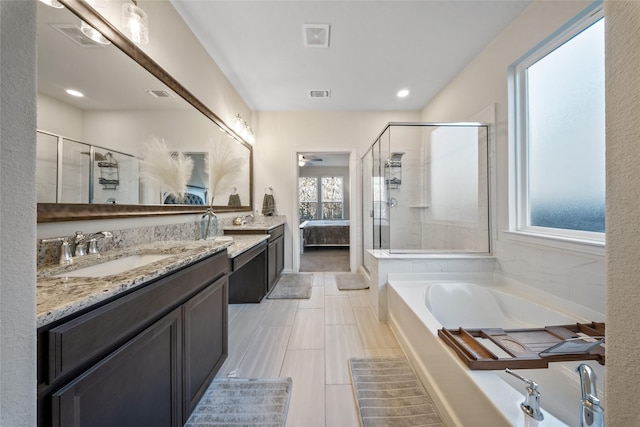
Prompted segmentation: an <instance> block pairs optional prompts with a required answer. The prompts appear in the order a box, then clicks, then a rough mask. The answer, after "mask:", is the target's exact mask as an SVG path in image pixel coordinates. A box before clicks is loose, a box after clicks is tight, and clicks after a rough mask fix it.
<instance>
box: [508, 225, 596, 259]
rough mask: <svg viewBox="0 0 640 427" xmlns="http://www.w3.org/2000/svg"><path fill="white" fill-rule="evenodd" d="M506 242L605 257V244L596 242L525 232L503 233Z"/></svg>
mask: <svg viewBox="0 0 640 427" xmlns="http://www.w3.org/2000/svg"><path fill="white" fill-rule="evenodd" d="M503 234H504V236H505V238H506V239H507V240H511V241H514V242H519V243H526V244H530V245H535V246H547V247H551V248H555V249H558V250H564V251H573V252H580V253H585V254H590V255H598V256H604V255H605V242H602V241H598V240H589V239H580V238H571V237H563V236H553V235H548V234H541V233H532V232H526V231H510V230H507V231H503Z"/></svg>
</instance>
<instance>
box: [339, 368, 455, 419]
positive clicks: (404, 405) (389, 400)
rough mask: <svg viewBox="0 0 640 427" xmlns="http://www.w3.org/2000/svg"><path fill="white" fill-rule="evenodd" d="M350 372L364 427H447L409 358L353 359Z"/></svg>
mask: <svg viewBox="0 0 640 427" xmlns="http://www.w3.org/2000/svg"><path fill="white" fill-rule="evenodd" d="M349 370H350V373H351V384H352V386H353V392H354V394H355V397H356V403H357V405H358V415H359V417H360V425H362V426H363V427H377V426H385V427H405V426H430V427H431V426H432V427H436V426H437V427H442V426H444V424H443V422H442V419H441V418H440V415H439V414H438V412H437V410H436V407H435V405H434V404H433V401H432V400H431V397H429V395H428V394H427V391H426V390H425V389H424V387H423V386H422V383H421V382H420V381H419V380H418V377H417V376H416V374H415V373H414V372H413V369H412V368H411V365H410V364H409V361H408V360H407V358H406V357H404V356H389V357H352V358H350V359H349Z"/></svg>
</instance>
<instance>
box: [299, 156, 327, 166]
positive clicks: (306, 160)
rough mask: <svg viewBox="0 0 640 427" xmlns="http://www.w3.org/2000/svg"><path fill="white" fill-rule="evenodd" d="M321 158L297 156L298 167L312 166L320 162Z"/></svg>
mask: <svg viewBox="0 0 640 427" xmlns="http://www.w3.org/2000/svg"><path fill="white" fill-rule="evenodd" d="M321 161H322V157H317V156H312V155H307V156H305V155H302V154H298V166H313V165H314V164H315V163H316V162H321Z"/></svg>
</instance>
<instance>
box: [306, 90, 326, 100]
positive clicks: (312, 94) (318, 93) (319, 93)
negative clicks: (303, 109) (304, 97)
mask: <svg viewBox="0 0 640 427" xmlns="http://www.w3.org/2000/svg"><path fill="white" fill-rule="evenodd" d="M330 96H331V92H330V91H328V90H310V91H309V98H329V97H330Z"/></svg>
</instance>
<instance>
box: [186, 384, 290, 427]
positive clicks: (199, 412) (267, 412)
mask: <svg viewBox="0 0 640 427" xmlns="http://www.w3.org/2000/svg"><path fill="white" fill-rule="evenodd" d="M291 385H292V381H291V378H276V379H242V378H216V379H214V380H213V382H212V383H211V385H210V386H209V388H208V389H207V391H206V392H205V393H204V395H203V396H202V399H200V402H199V403H198V406H196V408H195V409H194V410H193V413H191V416H190V417H189V419H188V420H187V422H186V424H185V425H184V427H213V426H230V425H242V426H247V427H248V426H251V427H258V426H260V427H266V426H269V427H284V425H285V421H286V419H287V412H288V410H289V400H290V399H291Z"/></svg>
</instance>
